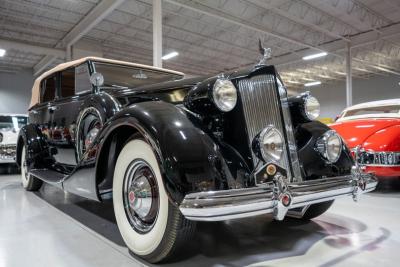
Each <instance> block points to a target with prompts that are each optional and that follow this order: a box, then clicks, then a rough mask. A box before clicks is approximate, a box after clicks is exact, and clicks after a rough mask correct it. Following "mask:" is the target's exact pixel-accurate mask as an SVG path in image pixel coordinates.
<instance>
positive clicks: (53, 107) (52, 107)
mask: <svg viewBox="0 0 400 267" xmlns="http://www.w3.org/2000/svg"><path fill="white" fill-rule="evenodd" d="M47 109H48V110H51V111H54V110H57V109H58V107H57V106H49V107H48V108H47Z"/></svg>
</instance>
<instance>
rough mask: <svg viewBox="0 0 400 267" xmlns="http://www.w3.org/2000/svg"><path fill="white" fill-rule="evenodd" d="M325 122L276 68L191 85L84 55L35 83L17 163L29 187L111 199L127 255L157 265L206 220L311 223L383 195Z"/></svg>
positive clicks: (166, 73)
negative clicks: (362, 197) (344, 203)
mask: <svg viewBox="0 0 400 267" xmlns="http://www.w3.org/2000/svg"><path fill="white" fill-rule="evenodd" d="M318 115H319V103H318V101H317V100H316V99H315V98H314V97H312V96H311V95H309V94H303V95H299V96H296V97H291V98H288V97H287V92H286V88H285V86H284V84H283V82H282V80H281V79H280V77H279V74H278V73H277V71H276V69H275V68H274V67H273V66H267V65H264V64H257V65H256V66H254V67H252V68H249V69H245V70H239V71H233V72H231V73H224V74H220V75H218V76H214V77H209V78H199V79H184V75H183V74H182V73H179V72H175V71H171V70H166V69H159V68H154V67H150V66H144V65H138V64H133V63H128V62H122V61H115V60H108V59H102V58H83V59H80V60H76V61H72V62H69V63H65V64H61V65H59V66H57V67H56V68H54V69H52V70H50V71H48V72H46V73H45V74H43V75H42V76H40V77H39V78H38V79H37V80H36V81H35V84H34V87H33V92H32V103H31V107H30V108H29V119H30V123H29V124H28V125H27V126H25V127H24V128H22V130H21V131H20V135H19V139H18V147H17V161H18V163H19V164H20V165H21V166H22V175H21V176H22V184H23V186H24V188H25V189H26V190H29V191H34V190H38V189H39V188H40V187H41V185H42V183H43V182H45V183H48V184H51V185H55V186H58V187H60V188H62V189H63V190H65V191H68V192H71V193H74V194H77V195H80V196H82V197H86V198H89V199H93V200H96V201H102V200H104V199H109V198H111V197H112V198H113V205H114V211H115V216H116V221H117V224H118V227H119V230H120V232H121V235H122V237H123V239H124V241H125V242H126V244H127V246H128V248H129V249H130V250H131V251H133V252H134V253H135V254H137V255H139V256H140V257H142V258H144V259H146V260H148V261H150V262H158V261H161V260H165V259H167V258H170V257H172V256H173V255H174V254H175V253H176V252H177V251H179V248H180V247H181V246H182V245H183V244H184V243H185V242H188V241H189V239H190V237H191V236H192V235H193V233H194V230H195V222H196V221H220V220H229V219H235V218H243V217H249V216H254V215H259V214H265V213H272V214H273V215H274V217H275V218H276V219H277V220H282V219H283V218H284V217H285V216H286V215H288V216H292V217H296V218H299V219H311V218H313V217H316V216H318V215H320V214H322V213H323V212H325V211H326V210H327V209H328V208H329V207H330V205H331V204H332V202H333V200H334V199H335V198H337V197H340V196H352V197H353V198H354V199H357V196H358V195H359V194H361V193H364V192H368V191H371V190H373V189H374V188H375V187H376V184H377V182H376V180H375V178H374V177H373V176H372V175H369V174H363V173H361V172H360V171H359V169H358V167H357V166H356V165H355V163H354V161H353V158H352V155H351V154H350V152H349V150H348V149H347V147H346V146H345V145H344V144H343V142H342V139H341V137H340V136H338V135H337V134H336V133H335V132H334V131H333V130H331V129H330V128H328V127H327V126H325V125H324V124H322V123H320V122H318V121H315V119H316V117H317V116H318Z"/></svg>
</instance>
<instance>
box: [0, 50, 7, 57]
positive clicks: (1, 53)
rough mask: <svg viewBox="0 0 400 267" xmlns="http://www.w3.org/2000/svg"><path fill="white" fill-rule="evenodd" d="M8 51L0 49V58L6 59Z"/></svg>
mask: <svg viewBox="0 0 400 267" xmlns="http://www.w3.org/2000/svg"><path fill="white" fill-rule="evenodd" d="M5 54H6V50H4V49H1V48H0V57H4V55H5Z"/></svg>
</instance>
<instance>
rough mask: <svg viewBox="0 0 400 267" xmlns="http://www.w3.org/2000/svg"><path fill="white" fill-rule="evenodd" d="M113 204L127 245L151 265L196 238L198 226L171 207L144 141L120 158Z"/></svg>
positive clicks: (129, 146)
mask: <svg viewBox="0 0 400 267" xmlns="http://www.w3.org/2000/svg"><path fill="white" fill-rule="evenodd" d="M113 203H114V204H113V205H114V212H115V217H116V221H117V224H118V228H119V230H120V232H121V235H122V238H123V239H124V241H125V243H126V245H127V246H128V248H129V249H130V250H131V251H132V252H133V253H135V254H136V255H138V256H140V257H142V258H144V259H145V260H147V261H149V262H151V263H155V262H160V261H163V260H167V259H170V258H171V257H173V256H175V254H176V252H177V251H178V250H179V248H181V247H182V245H184V244H185V242H186V241H189V242H190V238H191V236H192V235H193V234H194V229H195V223H194V222H191V221H188V220H186V219H185V218H184V217H183V216H182V214H181V213H180V211H179V210H178V208H176V207H175V206H174V205H173V204H171V203H170V201H169V199H168V197H167V193H166V191H165V188H164V184H163V181H162V178H161V172H160V168H159V166H158V162H157V159H156V156H155V154H154V152H153V150H152V147H151V146H150V145H149V144H148V143H146V142H145V141H143V140H141V139H134V140H132V141H130V142H128V143H127V144H126V145H125V146H124V147H123V149H122V151H121V153H120V154H119V156H118V159H117V163H116V165H115V171H114V181H113Z"/></svg>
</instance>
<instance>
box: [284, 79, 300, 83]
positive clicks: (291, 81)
mask: <svg viewBox="0 0 400 267" xmlns="http://www.w3.org/2000/svg"><path fill="white" fill-rule="evenodd" d="M286 82H287V83H293V84H300V82H297V81H293V80H287V81H286Z"/></svg>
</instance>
